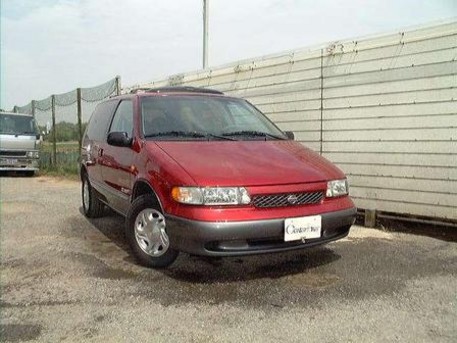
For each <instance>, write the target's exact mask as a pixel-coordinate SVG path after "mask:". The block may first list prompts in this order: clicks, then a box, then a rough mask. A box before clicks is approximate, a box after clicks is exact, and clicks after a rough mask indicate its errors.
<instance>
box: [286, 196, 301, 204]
mask: <svg viewBox="0 0 457 343" xmlns="http://www.w3.org/2000/svg"><path fill="white" fill-rule="evenodd" d="M287 201H288V202H289V204H291V205H294V204H296V203H297V201H298V198H297V196H296V195H293V194H292V195H289V196H288V197H287Z"/></svg>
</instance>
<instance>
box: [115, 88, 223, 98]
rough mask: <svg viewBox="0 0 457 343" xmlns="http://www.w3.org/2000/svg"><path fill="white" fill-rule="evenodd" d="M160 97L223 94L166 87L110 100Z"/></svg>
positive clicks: (143, 89) (134, 90) (123, 95)
mask: <svg viewBox="0 0 457 343" xmlns="http://www.w3.org/2000/svg"><path fill="white" fill-rule="evenodd" d="M162 95H204V96H219V97H220V96H224V97H225V95H224V93H222V92H220V91H218V90H214V89H210V88H200V87H191V86H166V87H158V88H135V89H133V90H131V91H130V93H126V94H121V95H116V96H113V97H111V99H128V98H132V97H135V96H137V97H151V96H162Z"/></svg>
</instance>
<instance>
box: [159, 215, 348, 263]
mask: <svg viewBox="0 0 457 343" xmlns="http://www.w3.org/2000/svg"><path fill="white" fill-rule="evenodd" d="M320 215H321V216H322V235H321V237H320V238H315V239H309V240H307V241H306V242H305V243H303V242H302V241H292V242H284V239H283V237H284V219H270V220H255V221H240V222H203V221H195V220H189V219H184V218H180V217H175V216H170V215H168V216H166V221H167V233H168V236H169V238H170V242H171V246H172V247H173V248H174V249H176V250H179V251H184V252H187V253H190V254H195V255H207V256H240V255H250V254H262V253H270V252H279V251H287V250H294V249H301V248H307V247H311V246H315V245H319V244H325V243H328V242H331V241H334V240H337V239H340V238H343V237H345V236H347V235H348V233H349V229H350V227H351V225H352V224H353V223H354V221H355V215H356V208H350V209H347V210H342V211H336V212H329V213H323V214H320Z"/></svg>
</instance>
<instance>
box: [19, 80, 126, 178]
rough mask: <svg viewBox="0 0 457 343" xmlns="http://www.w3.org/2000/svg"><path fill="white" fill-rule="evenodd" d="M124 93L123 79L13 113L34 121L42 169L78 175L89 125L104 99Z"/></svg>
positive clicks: (67, 94)
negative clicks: (31, 118)
mask: <svg viewBox="0 0 457 343" xmlns="http://www.w3.org/2000/svg"><path fill="white" fill-rule="evenodd" d="M120 93H121V82H120V77H119V76H116V77H115V78H113V79H111V80H109V81H107V82H105V83H103V84H101V85H98V86H96V87H91V88H77V89H75V90H72V91H70V92H67V93H63V94H53V95H51V96H49V97H47V98H46V99H42V100H32V101H31V102H30V103H28V104H27V105H25V106H14V108H13V112H17V113H28V114H32V115H33V116H34V117H35V120H36V122H37V124H38V127H39V130H40V134H41V135H42V137H43V144H42V149H41V150H42V151H41V153H40V168H41V169H45V170H46V169H48V170H49V169H52V170H59V171H64V172H75V171H77V170H78V169H77V166H78V162H79V157H80V152H81V143H82V136H83V134H84V130H85V128H86V125H87V122H88V121H89V118H90V116H91V114H92V112H93V111H94V109H95V107H96V106H97V105H98V104H99V103H100V102H101V101H103V100H104V99H107V98H109V97H111V96H113V95H119V94H120Z"/></svg>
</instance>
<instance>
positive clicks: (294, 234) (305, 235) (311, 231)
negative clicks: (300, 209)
mask: <svg viewBox="0 0 457 343" xmlns="http://www.w3.org/2000/svg"><path fill="white" fill-rule="evenodd" d="M321 229H322V217H321V216H308V217H297V218H289V219H286V220H285V221H284V241H285V242H288V241H296V240H304V239H311V238H319V237H320V236H321Z"/></svg>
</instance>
